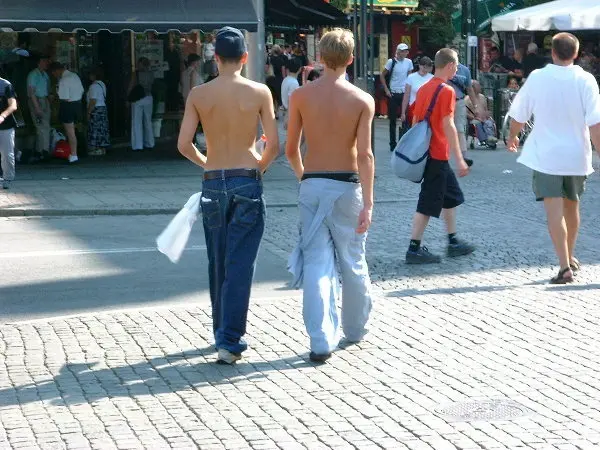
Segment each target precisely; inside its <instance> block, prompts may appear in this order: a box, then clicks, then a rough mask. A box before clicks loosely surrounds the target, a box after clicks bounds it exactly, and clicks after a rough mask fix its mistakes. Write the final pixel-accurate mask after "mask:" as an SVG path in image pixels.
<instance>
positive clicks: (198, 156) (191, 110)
mask: <svg viewBox="0 0 600 450" xmlns="http://www.w3.org/2000/svg"><path fill="white" fill-rule="evenodd" d="M193 97H194V93H190V95H189V96H188V98H187V101H186V103H185V113H184V114H183V121H182V122H181V128H180V130H179V139H178V140H177V149H178V150H179V152H180V153H181V154H182V155H183V156H185V157H186V158H187V159H189V160H190V161H191V162H193V163H194V164H196V165H198V166H200V167H204V166H205V165H206V156H204V155H203V154H202V153H200V152H199V151H198V149H197V148H196V146H195V145H194V137H195V135H196V130H197V129H198V123H199V122H200V117H199V116H198V111H196V107H195V106H194V101H193Z"/></svg>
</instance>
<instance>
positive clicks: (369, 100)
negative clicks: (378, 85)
mask: <svg viewBox="0 0 600 450" xmlns="http://www.w3.org/2000/svg"><path fill="white" fill-rule="evenodd" d="M346 83H347V84H348V89H349V91H350V94H351V95H352V96H353V97H354V98H355V99H356V100H357V101H358V102H359V103H360V105H361V106H362V107H363V108H366V109H369V110H374V109H375V99H374V98H373V97H372V96H371V94H369V93H368V92H365V91H363V90H362V89H360V88H358V87H356V86H354V85H353V84H352V83H350V82H346Z"/></svg>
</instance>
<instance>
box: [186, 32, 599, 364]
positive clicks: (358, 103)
mask: <svg viewBox="0 0 600 450" xmlns="http://www.w3.org/2000/svg"><path fill="white" fill-rule="evenodd" d="M578 45H579V43H578V41H577V39H576V38H575V37H574V36H573V35H571V34H569V33H559V34H557V35H556V36H555V37H554V39H553V42H552V46H553V50H552V58H553V63H552V64H549V65H548V66H547V67H545V68H543V69H541V70H536V71H533V72H532V73H531V74H530V77H529V80H528V81H527V83H525V85H524V86H523V87H522V88H521V89H520V92H519V94H518V95H517V96H516V100H515V102H514V103H513V105H512V107H511V111H510V115H511V117H513V121H512V124H511V129H510V137H509V142H508V149H509V150H510V151H516V150H517V148H519V146H520V140H519V134H520V131H521V129H522V127H523V123H524V122H525V121H527V120H529V118H530V117H531V116H532V115H535V117H536V123H535V128H534V131H533V132H532V133H531V135H530V137H529V139H528V140H527V141H526V143H525V147H524V148H523V152H522V154H521V156H520V157H519V162H521V163H522V164H524V165H526V166H527V167H530V168H531V169H532V170H533V190H534V194H535V198H536V199H537V200H539V201H543V202H544V205H545V207H546V213H547V220H548V229H549V233H550V236H551V238H552V241H553V243H554V246H555V250H556V254H557V256H558V260H559V264H560V267H559V271H558V273H557V275H556V276H555V277H553V278H552V279H551V280H550V282H551V283H552V284H565V283H569V282H572V281H573V278H574V276H575V273H577V272H578V271H579V270H581V267H582V265H581V263H580V262H579V260H578V259H577V258H576V257H575V250H574V249H575V244H576V239H577V233H578V229H579V201H580V198H581V195H582V194H583V191H584V187H585V178H586V176H587V175H589V174H590V173H591V171H592V169H591V144H590V140H592V141H593V142H594V145H595V146H596V147H597V148H599V149H600V93H599V90H598V85H597V84H596V81H595V79H594V78H593V76H592V75H591V74H589V73H587V72H585V71H584V70H583V69H582V68H581V67H579V66H576V65H573V61H574V59H575V57H576V55H577V54H578V50H579V48H578ZM319 47H320V54H321V62H322V64H323V66H324V69H323V71H322V73H321V76H320V77H319V78H318V79H317V80H316V81H314V82H311V83H307V84H306V85H304V86H302V87H298V85H299V82H298V80H297V75H298V73H299V72H298V70H299V66H300V64H298V63H295V62H293V63H290V62H289V61H292V59H290V60H289V61H288V63H287V64H285V66H286V67H288V68H291V69H290V70H288V71H287V72H283V71H282V73H281V78H283V79H282V83H281V84H282V89H281V90H282V93H283V94H285V95H284V98H282V99H281V101H282V103H283V105H284V107H285V110H286V116H287V117H286V123H287V138H286V156H287V159H288V161H289V163H290V166H291V168H292V170H293V172H294V174H295V176H296V178H297V179H298V181H299V182H300V189H299V197H298V206H299V208H298V209H299V216H300V232H299V239H298V244H297V246H296V248H295V249H294V251H293V252H292V254H291V255H290V258H289V261H288V268H289V270H290V272H291V273H292V275H293V285H294V286H295V287H300V288H302V289H303V319H304V324H305V327H306V331H307V334H308V337H309V341H310V350H311V352H310V359H311V360H312V361H314V362H317V363H322V362H325V361H326V360H328V359H329V358H330V357H331V356H332V353H333V352H334V351H335V350H336V349H337V348H338V346H339V345H340V342H341V339H342V333H343V335H344V336H345V339H344V340H345V342H346V344H352V343H356V342H360V341H361V340H362V339H363V338H364V337H365V335H366V333H367V328H366V326H367V323H368V320H369V315H370V311H371V307H372V298H371V282H370V278H369V269H368V265H367V262H366V257H365V253H366V239H367V232H368V230H369V228H370V225H371V220H372V212H373V207H374V202H373V188H374V184H373V181H374V157H373V149H372V148H371V142H372V140H371V137H372V136H371V134H372V131H373V130H372V120H373V117H374V113H375V103H374V100H373V98H372V97H371V96H370V95H369V94H367V93H366V92H364V91H362V90H360V89H358V88H357V87H356V86H354V85H353V84H351V83H349V82H348V81H347V80H346V79H345V74H346V68H347V66H349V65H350V64H351V62H352V58H353V51H354V38H353V35H352V33H351V32H349V31H346V30H341V29H336V30H333V31H330V32H328V33H326V34H325V35H324V36H323V38H322V39H321V41H320V43H319ZM215 51H216V57H217V62H218V65H219V69H220V72H221V73H222V75H221V76H220V77H219V79H218V81H217V82H215V83H209V84H207V85H204V86H200V87H199V88H198V89H195V90H193V91H192V92H191V93H190V99H189V101H188V103H187V107H186V111H185V115H184V119H183V124H182V127H181V131H180V136H179V141H178V147H179V150H180V152H181V153H182V154H183V155H184V156H185V157H186V158H188V159H189V160H190V161H192V162H194V163H195V164H197V165H198V166H200V167H201V168H202V169H203V177H204V183H203V188H202V193H201V198H200V210H201V214H202V218H203V225H204V233H205V239H206V245H207V253H208V260H209V265H208V270H209V277H210V295H211V302H212V313H213V331H214V338H215V347H216V349H217V352H218V356H217V362H218V363H222V364H233V363H235V362H237V361H239V360H240V359H241V358H242V353H243V352H244V351H245V350H246V349H247V343H246V342H245V340H244V334H245V332H246V317H247V314H248V309H249V301H250V292H251V285H252V274H253V272H254V268H255V264H256V257H257V253H258V248H259V246H260V241H261V239H262V235H263V232H264V229H265V219H266V217H265V204H264V201H263V184H262V176H263V173H264V172H265V171H266V169H267V168H268V167H269V165H270V164H271V163H272V162H273V161H274V160H275V159H276V158H277V156H278V154H279V133H278V127H277V124H276V119H275V109H276V108H275V106H276V103H274V101H273V96H272V95H271V90H270V89H269V88H268V87H266V86H265V85H263V84H259V83H255V82H253V81H250V80H247V79H245V78H243V77H242V76H241V70H242V67H243V65H244V64H245V62H246V61H247V58H248V53H247V49H246V43H245V41H244V37H243V34H242V33H241V32H240V31H239V30H236V29H233V28H229V27H226V28H224V29H222V30H221V31H220V32H219V33H218V34H217V39H216V45H215ZM406 51H407V49H406V48H405V46H403V45H402V46H398V48H397V52H396V55H395V57H394V58H393V59H391V60H390V61H388V64H386V72H389V77H386V76H387V75H388V73H384V74H382V77H383V79H384V81H385V82H386V84H385V86H386V93H387V94H388V97H389V98H390V104H391V105H393V106H394V107H395V108H398V109H401V110H402V111H401V114H400V119H401V120H405V119H406V116H407V115H409V116H410V117H411V124H416V123H419V122H422V121H425V120H427V121H428V123H429V127H430V130H431V141H430V144H429V148H428V152H427V155H428V158H427V164H426V166H425V169H424V173H423V180H422V182H421V191H420V194H419V198H418V202H417V207H416V213H415V216H414V218H413V226H412V233H411V236H410V238H411V239H410V242H409V247H408V250H407V252H406V263H408V264H429V263H439V262H441V258H440V257H439V256H437V255H433V254H431V253H430V252H429V251H428V250H427V248H426V247H424V246H423V245H422V239H423V235H424V232H425V230H426V227H427V225H428V223H429V221H430V219H431V218H432V217H434V218H437V217H440V216H443V218H444V220H445V222H446V228H447V239H448V244H447V256H448V257H450V258H454V257H460V256H464V255H468V254H470V253H472V252H473V251H475V247H474V246H473V245H471V244H469V243H467V242H465V241H463V240H462V239H460V238H459V237H458V235H457V221H456V209H457V207H458V206H460V205H461V204H463V203H464V201H465V196H464V193H463V191H462V189H461V187H460V184H459V182H458V178H457V175H458V176H459V177H464V176H466V175H468V174H469V173H470V164H469V163H468V161H467V160H466V158H465V157H464V151H463V144H462V142H461V140H462V138H461V136H460V135H461V134H464V128H462V127H463V125H464V120H465V118H466V117H468V114H469V112H468V111H471V114H472V117H473V118H477V119H479V120H481V121H483V122H485V118H486V114H485V113H486V110H485V109H484V106H483V103H484V102H483V99H482V96H481V90H480V86H479V84H478V83H477V82H476V81H474V80H472V78H471V74H470V72H469V70H468V68H466V67H465V66H463V65H461V64H460V63H459V60H458V53H457V52H456V51H455V50H454V49H451V48H443V49H441V50H439V51H438V52H437V53H436V55H435V57H434V59H433V61H432V60H431V59H429V58H425V57H424V58H422V59H421V61H420V62H419V67H418V70H417V71H416V72H414V73H412V74H410V72H411V71H412V63H409V62H408V61H406V58H407V54H406ZM276 52H278V49H276ZM276 56H279V55H276ZM271 63H272V62H271ZM276 65H277V64H276ZM283 66H284V65H283V64H282V65H281V67H282V69H283ZM432 66H433V67H434V69H435V71H434V73H433V75H432V74H431V73H430V72H431V69H432ZM396 68H398V69H396ZM286 70H287V69H286ZM283 75H285V77H284V76H283ZM549 88H550V89H553V90H554V91H556V92H581V93H582V96H581V98H579V97H574V96H570V95H547V92H548V89H549ZM288 93H289V95H288ZM240 102H243V103H244V104H245V105H251V107H248V108H245V109H243V110H241V109H240V108H232V106H233V105H236V104H239V103H240ZM323 117H327V118H328V120H323ZM257 118H259V119H260V121H261V123H262V127H263V130H264V133H265V135H266V138H267V141H266V148H265V149H264V151H263V152H262V153H258V152H257V150H256V148H255V145H254V142H255V140H256V120H257ZM199 122H202V123H203V126H204V130H205V133H206V134H207V136H208V137H209V140H210V142H211V145H210V146H209V147H208V150H207V154H206V155H205V154H203V153H201V152H200V151H199V150H198V149H197V148H196V146H195V145H194V134H195V131H196V128H197V126H198V123H199ZM331 123H335V124H336V127H334V128H332V127H331ZM392 131H395V124H394V126H393V130H392V127H390V138H394V136H393V135H392ZM302 138H304V139H305V141H306V149H305V153H304V154H303V152H302V150H301V146H302ZM396 151H398V150H396ZM451 158H453V159H454V160H455V163H456V170H457V174H455V172H454V169H453V168H452V166H451V165H450V163H449V161H450V159H451ZM339 275H341V280H340V279H338V276H339ZM340 288H341V289H340ZM340 294H341V303H342V308H341V325H340V321H339V319H338V314H337V307H336V304H337V299H338V298H339V296H340Z"/></svg>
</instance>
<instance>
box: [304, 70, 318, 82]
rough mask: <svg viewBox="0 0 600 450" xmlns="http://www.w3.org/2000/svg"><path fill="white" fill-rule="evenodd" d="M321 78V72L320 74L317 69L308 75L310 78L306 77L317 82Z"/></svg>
mask: <svg viewBox="0 0 600 450" xmlns="http://www.w3.org/2000/svg"><path fill="white" fill-rule="evenodd" d="M320 76H321V72H319V71H318V70H317V69H313V70H311V71H310V72H309V73H308V76H307V77H306V79H307V80H308V81H315V80H316V79H317V78H319V77H320Z"/></svg>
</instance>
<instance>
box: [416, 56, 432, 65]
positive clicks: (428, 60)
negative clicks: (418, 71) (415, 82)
mask: <svg viewBox="0 0 600 450" xmlns="http://www.w3.org/2000/svg"><path fill="white" fill-rule="evenodd" d="M419 65H420V66H425V67H433V61H432V60H431V58H430V57H429V56H422V57H421V58H420V59H419Z"/></svg>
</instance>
